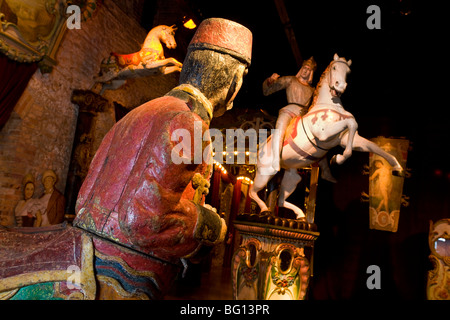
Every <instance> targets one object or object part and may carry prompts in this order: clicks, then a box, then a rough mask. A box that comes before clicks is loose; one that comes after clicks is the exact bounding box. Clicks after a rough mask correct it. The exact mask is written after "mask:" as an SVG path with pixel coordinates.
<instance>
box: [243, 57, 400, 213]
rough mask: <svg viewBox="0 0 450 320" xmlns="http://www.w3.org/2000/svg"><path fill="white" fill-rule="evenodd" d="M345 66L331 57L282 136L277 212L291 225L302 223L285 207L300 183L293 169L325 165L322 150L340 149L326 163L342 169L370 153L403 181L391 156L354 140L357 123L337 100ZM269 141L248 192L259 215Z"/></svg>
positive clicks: (268, 173) (344, 84)
mask: <svg viewBox="0 0 450 320" xmlns="http://www.w3.org/2000/svg"><path fill="white" fill-rule="evenodd" d="M350 65H351V60H348V61H346V60H345V58H343V57H339V56H338V55H337V54H335V55H334V58H333V61H331V63H330V64H329V65H328V67H327V68H326V69H325V71H324V72H323V74H322V76H321V78H320V80H319V84H318V85H317V87H316V90H315V92H314V99H313V102H312V104H311V107H310V109H309V111H308V112H307V113H306V114H305V115H304V116H298V117H296V118H294V119H293V120H292V121H291V123H290V124H289V126H288V128H287V130H286V134H285V137H284V143H283V148H282V153H281V158H280V166H281V168H284V169H285V172H284V176H283V179H282V181H281V186H280V193H279V197H278V206H279V207H285V208H288V209H291V210H293V211H294V213H295V214H296V216H297V219H305V214H304V213H303V211H302V210H301V209H300V208H299V207H297V206H296V205H294V204H292V203H289V202H287V201H286V199H287V198H288V197H289V196H290V195H291V194H292V192H294V190H295V189H296V187H297V185H298V183H299V182H300V181H301V176H300V175H299V174H298V172H297V169H299V168H304V167H308V166H310V165H312V164H314V163H316V162H319V161H324V160H325V161H326V157H325V156H326V154H327V152H328V150H330V149H331V148H333V147H335V146H337V145H340V146H342V147H343V148H344V152H343V153H342V154H337V155H334V156H333V158H332V159H331V163H337V164H342V163H343V162H344V161H345V160H347V159H348V158H349V157H350V156H351V155H352V151H353V150H356V151H362V152H372V153H375V154H377V155H379V156H381V157H383V158H385V159H386V160H387V162H388V163H389V164H390V165H391V166H392V174H394V175H397V176H403V175H404V171H403V168H402V166H401V165H400V163H399V162H398V160H397V159H396V158H395V157H394V156H392V155H391V154H389V153H387V152H386V151H384V150H383V149H381V148H380V147H379V146H378V145H377V144H375V143H373V142H371V141H369V140H367V139H365V138H363V137H361V136H360V135H359V134H358V132H357V129H358V123H357V122H356V120H355V118H354V117H353V115H352V114H351V113H350V112H348V111H346V110H345V109H344V107H343V106H342V102H341V99H340V97H341V95H342V93H344V91H345V89H346V87H347V82H346V77H347V74H348V73H349V72H350ZM271 138H272V136H270V137H269V138H268V139H267V140H266V141H265V142H264V143H263V144H262V145H261V146H260V148H259V153H258V162H257V172H256V176H255V179H254V183H253V185H252V187H251V189H250V191H249V195H250V197H251V198H252V199H253V200H255V202H256V203H257V204H258V205H259V207H260V209H261V212H264V211H269V210H268V207H267V205H266V204H265V203H264V201H263V200H261V199H260V198H259V196H258V194H257V193H258V192H259V191H260V190H261V189H263V188H264V187H265V186H266V185H267V183H268V182H269V180H270V179H271V178H272V177H273V176H274V175H275V174H274V173H273V170H271V168H270V167H271V164H272V157H273V154H272V152H271V150H272V146H271V144H272V139H271Z"/></svg>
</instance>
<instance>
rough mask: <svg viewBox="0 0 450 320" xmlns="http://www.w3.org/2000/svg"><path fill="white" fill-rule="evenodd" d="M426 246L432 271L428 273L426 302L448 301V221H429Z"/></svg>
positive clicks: (449, 284)
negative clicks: (429, 253)
mask: <svg viewBox="0 0 450 320" xmlns="http://www.w3.org/2000/svg"><path fill="white" fill-rule="evenodd" d="M428 245H429V246H430V250H431V255H430V256H429V259H430V261H431V263H432V264H433V269H432V270H430V271H428V282H427V298H428V300H450V255H449V254H450V250H449V249H450V219H442V220H439V221H437V222H436V223H434V224H433V222H432V221H430V232H429V235H428Z"/></svg>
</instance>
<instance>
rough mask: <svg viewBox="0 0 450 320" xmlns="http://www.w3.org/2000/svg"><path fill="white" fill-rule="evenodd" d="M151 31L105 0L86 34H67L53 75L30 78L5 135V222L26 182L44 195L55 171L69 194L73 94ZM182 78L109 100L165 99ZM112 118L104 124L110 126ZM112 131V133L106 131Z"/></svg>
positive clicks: (0, 135) (132, 86)
mask: <svg viewBox="0 0 450 320" xmlns="http://www.w3.org/2000/svg"><path fill="white" fill-rule="evenodd" d="M146 34H147V31H146V30H144V29H143V28H142V27H141V26H140V25H139V24H138V22H137V21H135V20H134V19H133V18H132V17H129V16H127V15H126V14H125V13H124V12H123V11H122V10H121V9H120V8H119V7H118V6H117V5H116V4H115V3H114V2H113V1H111V0H109V1H108V0H105V1H104V2H103V4H102V5H101V6H100V7H99V9H98V10H97V12H96V14H95V15H94V17H93V18H91V19H90V20H88V21H86V22H82V24H81V29H73V30H68V31H67V32H66V34H65V36H64V39H63V41H62V43H61V45H60V48H59V50H58V54H57V65H56V66H55V67H54V69H53V71H52V72H51V73H50V74H42V73H41V72H40V71H39V70H38V71H36V73H35V74H34V75H33V77H32V78H31V80H30V82H29V83H28V86H27V88H26V90H25V92H24V93H23V95H22V97H21V99H20V100H19V101H18V103H17V105H16V106H15V109H14V111H13V112H12V115H11V118H10V119H9V121H8V122H7V123H6V125H5V126H4V127H3V129H2V131H0V218H1V219H0V220H1V224H3V225H10V224H11V223H13V221H14V219H13V215H14V208H15V206H16V204H17V202H18V201H19V200H20V199H22V198H23V195H22V179H23V177H24V176H25V175H26V174H27V173H31V174H33V175H34V176H35V178H36V191H35V194H34V197H40V196H41V195H42V193H43V186H42V183H41V181H40V180H41V175H42V173H43V172H44V170H46V169H48V168H50V169H53V170H54V171H55V172H56V174H57V176H58V177H59V180H58V181H57V184H56V188H57V189H58V190H59V191H61V192H63V193H64V189H65V184H66V177H67V172H68V167H69V163H70V157H71V151H72V144H73V139H74V134H75V128H76V121H77V116H78V106H77V105H75V104H73V103H71V101H70V97H71V94H72V91H73V90H74V89H82V90H87V89H90V88H92V87H93V85H94V83H93V80H92V79H93V77H94V76H95V75H96V74H97V72H98V70H99V66H100V62H101V60H102V59H103V58H105V57H107V56H108V55H109V53H110V52H111V51H115V52H120V53H132V52H135V51H138V50H139V49H140V45H141V44H142V43H143V41H144V39H145V36H146ZM177 77H178V74H173V75H169V76H155V77H152V78H150V79H139V80H132V81H130V82H129V83H128V84H127V85H125V86H124V87H122V88H121V89H118V90H116V91H106V92H105V94H104V97H106V98H108V99H109V100H110V101H116V102H118V103H120V104H121V105H123V106H126V107H127V108H130V109H132V108H134V107H136V106H138V105H140V104H141V103H143V102H145V101H147V100H150V99H153V98H156V97H159V96H161V95H164V94H165V93H166V92H168V91H169V90H170V89H171V88H172V87H174V86H175V85H177V83H178V78H177ZM113 123H114V119H113V121H111V119H105V121H104V125H105V126H111V125H112V124H113ZM106 131H107V130H106Z"/></svg>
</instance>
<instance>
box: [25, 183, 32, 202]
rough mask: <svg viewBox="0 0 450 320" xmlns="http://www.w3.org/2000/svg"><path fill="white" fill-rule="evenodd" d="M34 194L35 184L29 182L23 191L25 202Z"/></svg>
mask: <svg viewBox="0 0 450 320" xmlns="http://www.w3.org/2000/svg"><path fill="white" fill-rule="evenodd" d="M33 194H34V184H33V183H31V182H28V183H27V184H26V185H25V188H24V190H23V196H24V198H25V200H28V199H30V198H31V197H33Z"/></svg>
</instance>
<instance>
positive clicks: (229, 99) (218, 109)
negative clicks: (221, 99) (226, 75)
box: [214, 64, 248, 117]
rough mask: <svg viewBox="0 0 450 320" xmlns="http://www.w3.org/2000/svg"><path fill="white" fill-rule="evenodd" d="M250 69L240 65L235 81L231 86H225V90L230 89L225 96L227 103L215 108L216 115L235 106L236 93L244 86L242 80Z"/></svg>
mask: <svg viewBox="0 0 450 320" xmlns="http://www.w3.org/2000/svg"><path fill="white" fill-rule="evenodd" d="M247 72H248V69H247V67H246V66H245V65H243V64H242V65H240V66H239V67H238V70H237V71H236V75H235V77H234V80H233V83H232V84H231V87H230V88H229V89H228V88H224V90H228V94H227V96H226V98H225V103H224V104H222V105H217V106H216V107H215V108H214V116H215V117H220V116H221V115H223V114H224V113H225V111H227V110H230V109H232V108H233V100H234V98H236V95H237V94H238V92H239V90H240V89H241V87H242V82H243V81H244V76H245V75H246V74H247Z"/></svg>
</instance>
